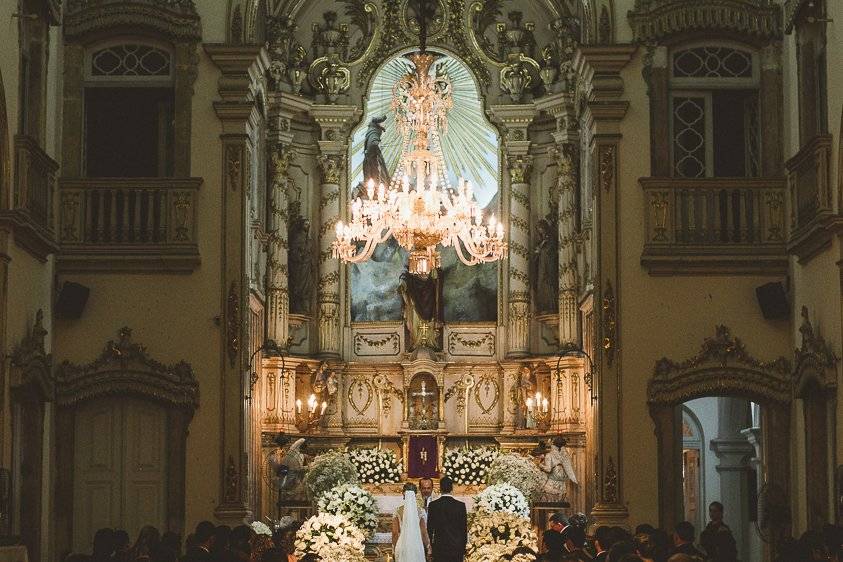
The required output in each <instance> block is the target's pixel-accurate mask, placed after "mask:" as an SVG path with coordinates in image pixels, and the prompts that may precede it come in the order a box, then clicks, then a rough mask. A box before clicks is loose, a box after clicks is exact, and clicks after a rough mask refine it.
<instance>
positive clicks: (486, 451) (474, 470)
mask: <svg viewBox="0 0 843 562" xmlns="http://www.w3.org/2000/svg"><path fill="white" fill-rule="evenodd" d="M498 454H499V453H498V451H497V450H496V449H492V448H491V447H477V448H468V447H466V448H463V449H452V450H450V451H448V452H446V453H445V462H444V463H443V464H442V468H443V471H444V472H445V474H446V475H448V476H449V477H450V478H451V479H452V480H453V481H454V483H455V484H460V485H463V486H478V485H480V484H485V483H486V476H487V475H488V472H489V466H490V465H491V464H492V461H494V460H495V458H497V456H498Z"/></svg>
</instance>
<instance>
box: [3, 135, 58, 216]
mask: <svg viewBox="0 0 843 562" xmlns="http://www.w3.org/2000/svg"><path fill="white" fill-rule="evenodd" d="M58 168H59V165H58V164H57V163H56V162H55V160H53V159H52V158H50V157H49V156H48V155H47V153H46V152H44V151H43V150H42V149H41V147H40V146H38V143H37V142H36V141H35V139H33V138H32V137H28V136H26V135H17V136H15V192H14V197H13V208H14V209H15V210H17V211H23V212H24V213H25V214H26V215H28V216H29V218H30V220H31V221H32V222H33V223H35V224H36V225H38V226H39V227H41V228H43V229H44V230H46V231H48V232H52V230H53V212H52V209H53V191H54V189H55V183H56V171H57V170H58Z"/></svg>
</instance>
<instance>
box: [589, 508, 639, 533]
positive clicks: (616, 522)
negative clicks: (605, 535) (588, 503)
mask: <svg viewBox="0 0 843 562" xmlns="http://www.w3.org/2000/svg"><path fill="white" fill-rule="evenodd" d="M590 518H591V522H590V523H589V525H588V533H589V534H593V533H594V530H595V529H597V527H600V526H602V525H606V526H608V527H613V526H615V527H621V528H623V529H626V530H627V531H629V530H630V527H629V511H628V510H627V509H626V506H625V505H622V504H618V503H598V504H597V505H595V506H594V507H593V508H592V509H591V516H590Z"/></svg>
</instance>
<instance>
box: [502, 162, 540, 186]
mask: <svg viewBox="0 0 843 562" xmlns="http://www.w3.org/2000/svg"><path fill="white" fill-rule="evenodd" d="M506 168H507V170H509V179H510V182H511V183H512V184H513V185H515V184H525V183H530V172H531V171H532V169H533V157H532V156H531V155H529V154H518V155H514V154H512V155H510V154H507V155H506Z"/></svg>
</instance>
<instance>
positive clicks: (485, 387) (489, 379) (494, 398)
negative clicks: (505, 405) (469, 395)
mask: <svg viewBox="0 0 843 562" xmlns="http://www.w3.org/2000/svg"><path fill="white" fill-rule="evenodd" d="M499 398H500V385H499V384H498V380H497V377H495V376H494V375H493V374H491V373H484V374H483V376H481V377H480V379H479V380H478V381H477V382H476V384H475V385H474V403H475V404H477V407H479V408H480V411H481V412H482V413H483V414H484V415H488V414H490V413H491V412H492V410H493V409H494V407H495V406H497V405H498V399H499Z"/></svg>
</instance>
